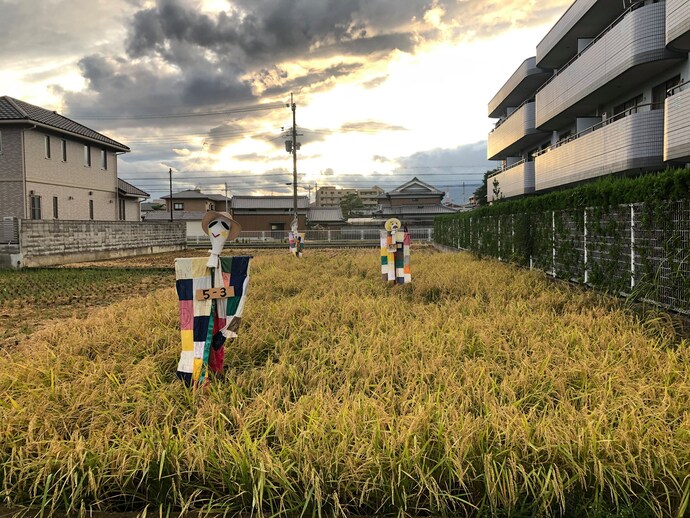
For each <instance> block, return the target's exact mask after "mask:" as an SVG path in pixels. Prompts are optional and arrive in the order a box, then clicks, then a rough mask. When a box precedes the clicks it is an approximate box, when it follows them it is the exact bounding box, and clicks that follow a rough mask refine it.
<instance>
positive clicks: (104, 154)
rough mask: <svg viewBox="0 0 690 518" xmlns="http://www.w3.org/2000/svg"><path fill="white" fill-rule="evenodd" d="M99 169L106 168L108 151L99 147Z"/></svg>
mask: <svg viewBox="0 0 690 518" xmlns="http://www.w3.org/2000/svg"><path fill="white" fill-rule="evenodd" d="M101 169H108V152H107V151H106V150H105V149H101Z"/></svg>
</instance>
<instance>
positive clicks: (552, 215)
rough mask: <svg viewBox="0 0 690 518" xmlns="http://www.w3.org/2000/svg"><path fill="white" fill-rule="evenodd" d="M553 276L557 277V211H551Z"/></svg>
mask: <svg viewBox="0 0 690 518" xmlns="http://www.w3.org/2000/svg"><path fill="white" fill-rule="evenodd" d="M551 249H552V254H551V265H552V267H551V268H552V270H551V275H553V276H554V277H555V276H556V211H555V210H552V211H551Z"/></svg>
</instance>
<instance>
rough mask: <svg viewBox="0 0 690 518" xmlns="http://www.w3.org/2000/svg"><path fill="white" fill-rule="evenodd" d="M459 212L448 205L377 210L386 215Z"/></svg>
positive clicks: (408, 206) (407, 206) (400, 206)
mask: <svg viewBox="0 0 690 518" xmlns="http://www.w3.org/2000/svg"><path fill="white" fill-rule="evenodd" d="M454 212H457V211H456V210H455V209H451V208H450V207H446V206H444V205H399V206H397V207H382V208H381V211H376V212H375V214H383V215H384V216H389V215H390V216H394V215H396V214H405V215H414V214H419V215H429V214H452V213H454Z"/></svg>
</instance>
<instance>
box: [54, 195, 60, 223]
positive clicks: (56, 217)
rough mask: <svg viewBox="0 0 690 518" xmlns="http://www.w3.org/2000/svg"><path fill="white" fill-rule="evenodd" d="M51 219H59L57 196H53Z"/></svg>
mask: <svg viewBox="0 0 690 518" xmlns="http://www.w3.org/2000/svg"><path fill="white" fill-rule="evenodd" d="M53 219H59V218H58V198H57V196H53Z"/></svg>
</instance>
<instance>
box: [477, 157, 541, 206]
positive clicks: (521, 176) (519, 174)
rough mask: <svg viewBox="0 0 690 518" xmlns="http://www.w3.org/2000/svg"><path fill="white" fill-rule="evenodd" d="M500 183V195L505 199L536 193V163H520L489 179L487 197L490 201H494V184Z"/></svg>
mask: <svg viewBox="0 0 690 518" xmlns="http://www.w3.org/2000/svg"><path fill="white" fill-rule="evenodd" d="M494 180H497V181H498V188H499V189H500V195H501V196H503V197H504V198H512V197H513V196H520V195H521V194H527V193H531V192H534V162H525V161H522V162H518V163H517V164H515V165H513V166H512V167H509V168H508V169H504V170H503V171H501V172H500V173H498V174H496V175H494V176H491V177H489V179H488V182H487V195H488V198H489V201H494V200H495V199H496V196H494V192H493V182H494Z"/></svg>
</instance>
